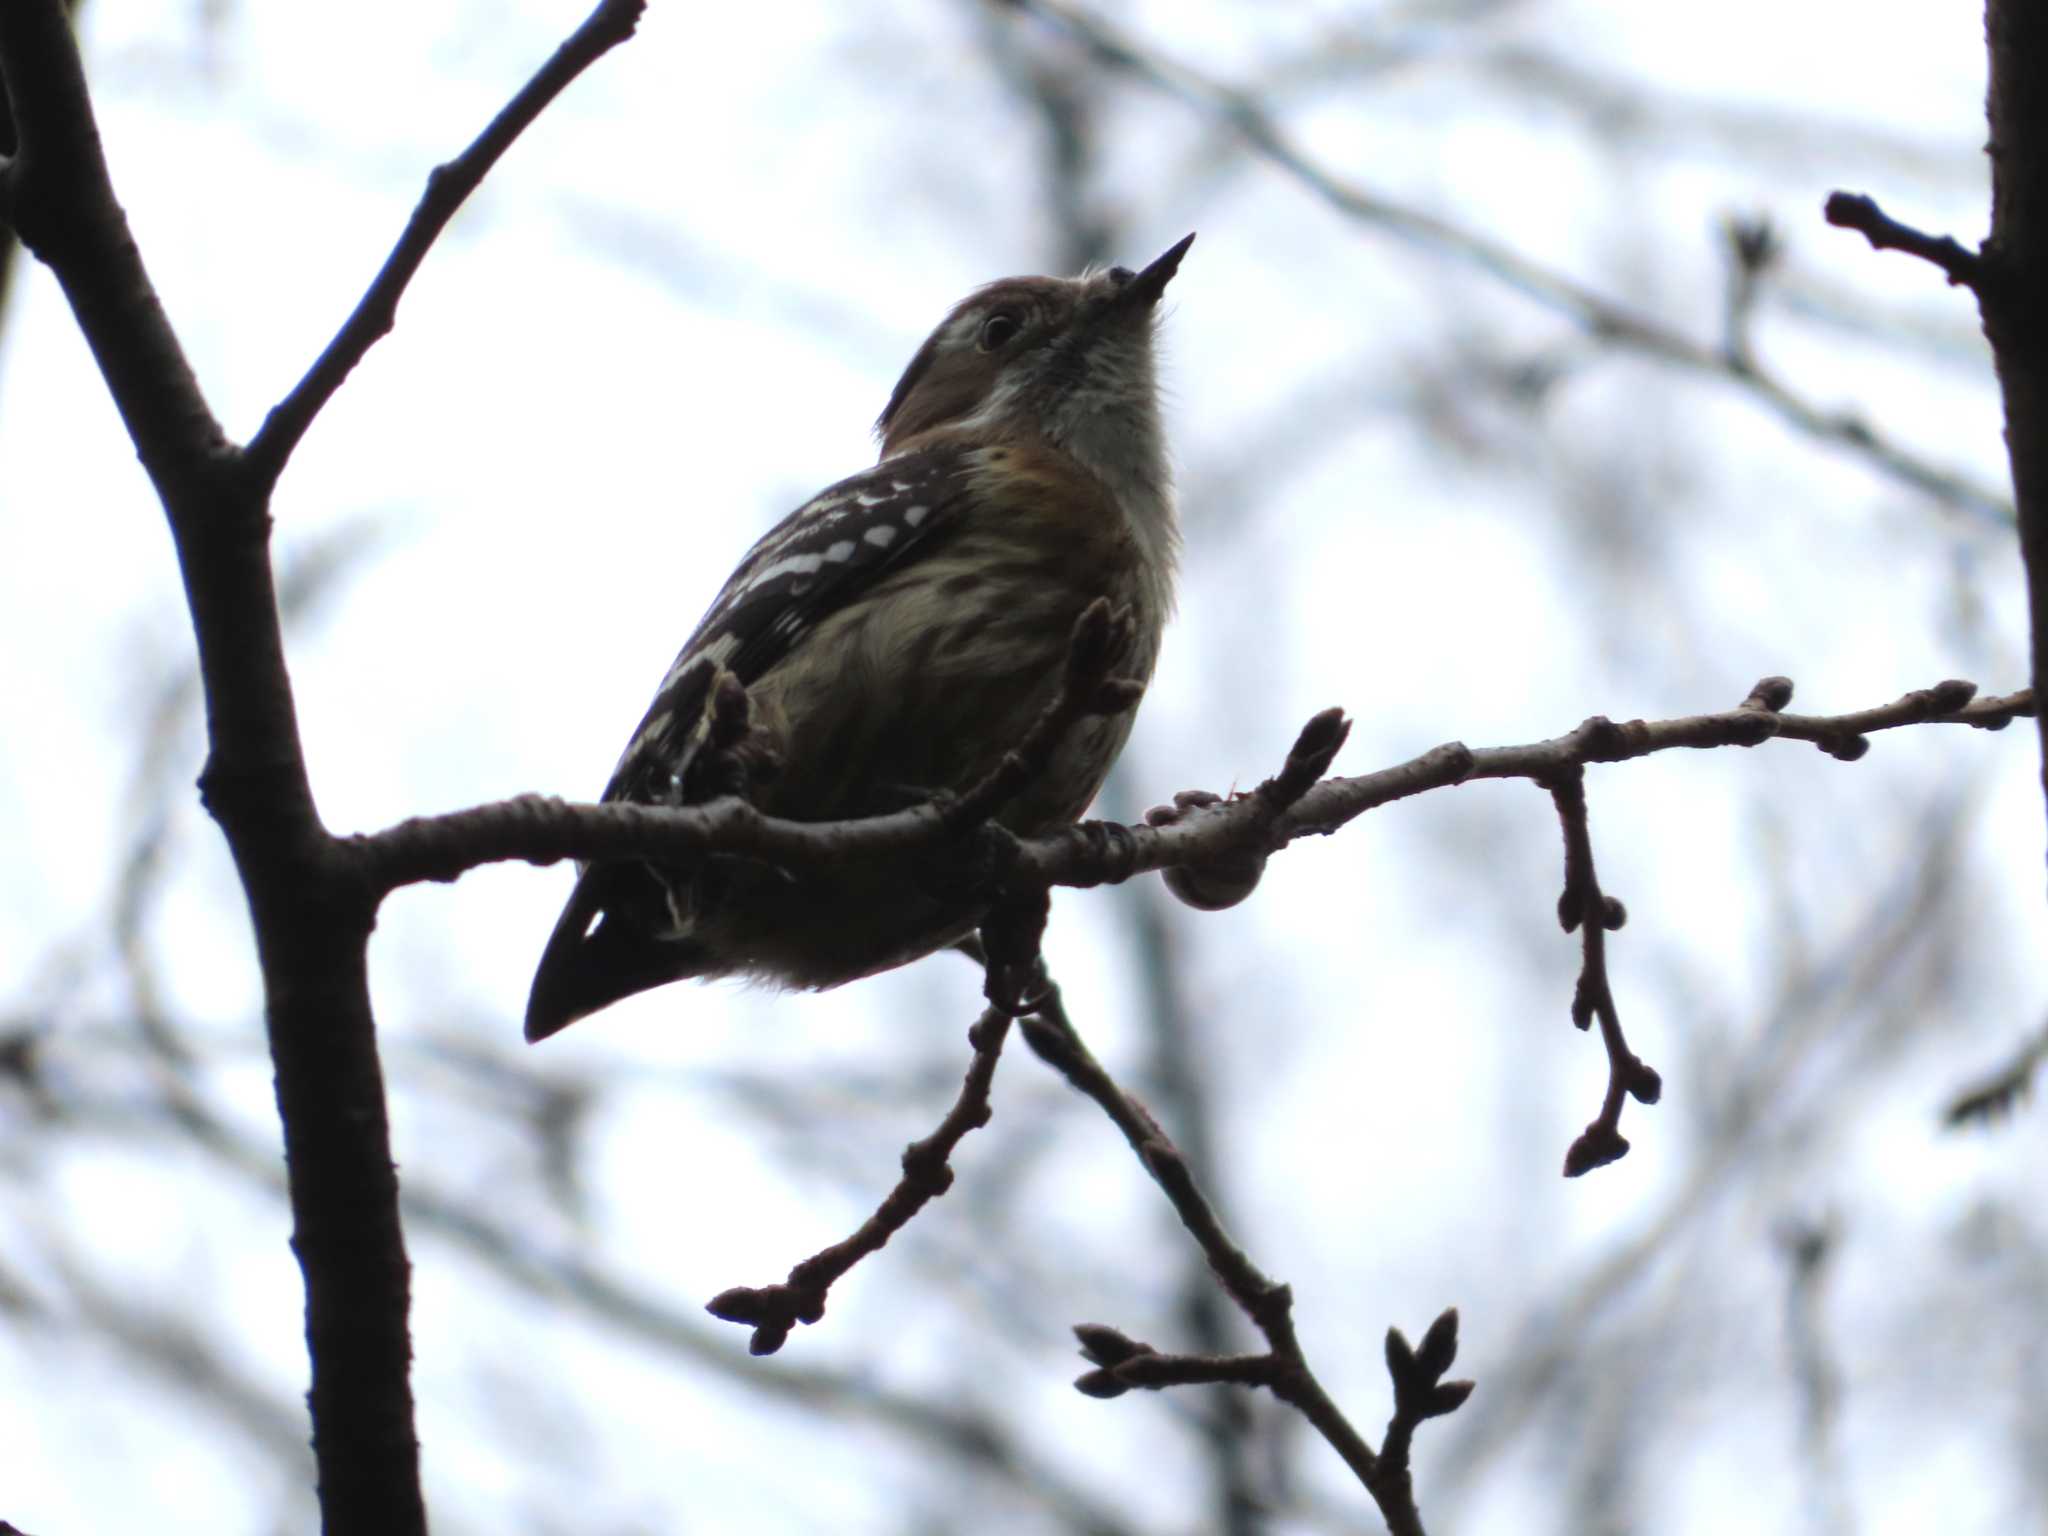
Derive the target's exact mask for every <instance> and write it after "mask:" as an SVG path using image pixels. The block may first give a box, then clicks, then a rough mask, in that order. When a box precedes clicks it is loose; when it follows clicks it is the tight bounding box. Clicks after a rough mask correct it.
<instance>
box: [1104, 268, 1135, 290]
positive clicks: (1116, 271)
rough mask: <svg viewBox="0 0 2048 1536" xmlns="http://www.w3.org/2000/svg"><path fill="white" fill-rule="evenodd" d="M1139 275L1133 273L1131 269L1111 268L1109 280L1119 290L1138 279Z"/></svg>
mask: <svg viewBox="0 0 2048 1536" xmlns="http://www.w3.org/2000/svg"><path fill="white" fill-rule="evenodd" d="M1137 275H1138V274H1137V273H1135V272H1133V271H1132V270H1131V269H1130V268H1129V267H1111V268H1110V269H1109V280H1110V281H1111V282H1112V283H1115V284H1116V285H1117V287H1119V288H1121V287H1123V286H1124V285H1125V284H1126V283H1128V282H1130V280H1131V279H1132V278H1134V277H1136V276H1137Z"/></svg>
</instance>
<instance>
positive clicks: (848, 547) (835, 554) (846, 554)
mask: <svg viewBox="0 0 2048 1536" xmlns="http://www.w3.org/2000/svg"><path fill="white" fill-rule="evenodd" d="M853 547H854V546H853V540H851V539H841V540H840V541H839V542H838V543H837V544H834V545H833V546H832V547H831V548H830V549H828V550H826V551H825V558H826V559H827V560H830V561H831V562H832V563H833V564H834V565H844V564H846V562H847V561H849V560H851V559H852V558H853Z"/></svg>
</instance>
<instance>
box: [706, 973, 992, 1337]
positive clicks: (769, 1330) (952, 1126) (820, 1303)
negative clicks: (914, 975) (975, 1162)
mask: <svg viewBox="0 0 2048 1536" xmlns="http://www.w3.org/2000/svg"><path fill="white" fill-rule="evenodd" d="M1009 1032H1010V1016H1009V1014H1007V1013H1006V1012H1004V1011H1003V1010H1002V1009H999V1008H991V1009H989V1010H988V1011H987V1012H985V1013H984V1014H982V1016H981V1017H980V1018H979V1019H978V1020H976V1021H975V1024H974V1027H973V1028H972V1029H971V1030H969V1031H968V1034H967V1038H968V1041H969V1042H970V1043H971V1044H972V1045H973V1047H974V1059H973V1061H971V1062H970V1063H969V1064H968V1067H967V1076H966V1077H965V1078H964V1079H963V1080H962V1082H961V1084H960V1092H959V1095H958V1096H957V1097H956V1098H955V1099H954V1101H953V1107H952V1108H951V1109H949V1110H948V1111H947V1112H946V1117H945V1119H943V1120H941V1121H940V1122H939V1124H938V1126H937V1128H936V1129H935V1130H933V1132H932V1133H931V1135H929V1136H927V1137H925V1138H924V1139H923V1140H922V1141H913V1142H912V1143H911V1144H910V1145H909V1146H907V1147H905V1148H904V1149H903V1177H902V1178H901V1179H899V1180H898V1181H897V1182H896V1187H895V1188H894V1189H892V1190H890V1191H889V1193H888V1195H887V1196H886V1197H884V1199H883V1200H882V1203H881V1204H880V1205H878V1206H877V1207H876V1208H875V1213H874V1214H873V1215H872V1216H870V1217H868V1219H867V1220H866V1221H864V1222H862V1223H861V1224H860V1226H859V1227H858V1228H857V1229H856V1230H855V1231H854V1233H853V1234H852V1235H851V1236H850V1237H848V1238H846V1239H845V1240H844V1241H842V1242H837V1243H834V1244H832V1246H831V1247H829V1248H822V1249H820V1250H819V1251H818V1252H816V1253H814V1254H812V1255H811V1256H810V1257H809V1258H808V1259H805V1260H804V1261H803V1262H802V1263H800V1264H798V1265H796V1266H795V1267H794V1268H793V1269H791V1270H790V1272H789V1278H788V1279H787V1280H785V1281H783V1282H782V1283H780V1284H778V1285H764V1286H747V1285H736V1286H734V1287H732V1288H731V1289H730V1290H725V1291H720V1292H719V1293H718V1294H717V1295H716V1296H714V1297H712V1298H711V1300H710V1301H709V1302H708V1303H706V1305H705V1310H706V1311H707V1312H709V1313H710V1314H711V1315H712V1316H713V1317H716V1318H720V1319H723V1320H724V1321H725V1322H728V1323H744V1324H745V1325H747V1326H748V1327H750V1328H752V1329H753V1330H754V1336H753V1338H752V1339H751V1340H750V1341H749V1342H748V1345H747V1347H748V1349H750V1350H751V1351H752V1352H753V1353H755V1354H757V1355H772V1354H774V1353H775V1352H776V1351H777V1350H778V1349H780V1348H782V1346H783V1344H784V1343H785V1342H786V1341H787V1340H788V1338H789V1335H790V1331H791V1330H792V1329H793V1328H795V1327H796V1325H797V1324H798V1323H815V1322H817V1321H818V1319H819V1318H821V1317H823V1316H824V1315H825V1297H826V1293H827V1292H829V1291H830V1290H831V1289H832V1286H833V1284H834V1283H835V1282H836V1281H837V1280H838V1279H839V1278H840V1276H842V1275H844V1274H845V1273H846V1272H847V1271H848V1270H850V1269H852V1268H853V1266H854V1265H856V1264H858V1263H859V1262H860V1261H861V1260H862V1259H864V1258H866V1257H867V1256H868V1255H869V1254H871V1253H879V1252H880V1251H881V1250H882V1248H883V1246H884V1245H885V1244H887V1243H888V1241H889V1239H890V1238H892V1237H894V1236H895V1235H896V1234H897V1233H898V1232H900V1231H902V1230H903V1228H904V1227H905V1226H906V1225H908V1224H909V1222H910V1219H911V1218H912V1217H913V1216H915V1215H916V1214H917V1213H918V1212H919V1211H921V1210H923V1209H924V1208H925V1206H927V1205H929V1204H930V1203H931V1202H932V1201H934V1200H936V1199H938V1197H939V1196H941V1195H943V1194H944V1193H945V1192H946V1191H947V1190H949V1189H951V1188H952V1187H953V1168H952V1164H951V1163H950V1162H948V1161H947V1159H949V1158H950V1157H951V1156H952V1155H953V1149H954V1148H955V1147H957V1146H959V1145H960V1143H961V1142H962V1141H963V1140H965V1139H966V1137H967V1135H968V1133H969V1132H970V1131H975V1130H979V1129H980V1128H981V1127H982V1126H984V1125H987V1124H988V1121H989V1114H990V1110H989V1088H990V1085H991V1084H992V1083H993V1082H994V1081H995V1075H996V1062H997V1060H998V1059H999V1058H1000V1057H1001V1055H1002V1051H1003V1041H1004V1040H1005V1038H1007V1036H1008V1035H1009Z"/></svg>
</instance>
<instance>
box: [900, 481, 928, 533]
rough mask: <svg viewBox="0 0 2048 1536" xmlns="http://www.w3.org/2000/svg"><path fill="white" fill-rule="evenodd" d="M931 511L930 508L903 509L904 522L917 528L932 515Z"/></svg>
mask: <svg viewBox="0 0 2048 1536" xmlns="http://www.w3.org/2000/svg"><path fill="white" fill-rule="evenodd" d="M906 489H907V487H906ZM931 510H932V509H931V508H930V507H905V508H904V509H903V521H904V522H905V523H906V524H907V525H908V526H910V527H912V528H915V527H916V526H917V525H918V524H919V523H921V522H923V521H924V520H925V518H926V517H928V516H930V515H931Z"/></svg>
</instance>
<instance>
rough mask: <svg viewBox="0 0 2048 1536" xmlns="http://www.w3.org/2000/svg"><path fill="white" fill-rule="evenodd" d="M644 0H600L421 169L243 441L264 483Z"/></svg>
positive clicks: (633, 21)
mask: <svg viewBox="0 0 2048 1536" xmlns="http://www.w3.org/2000/svg"><path fill="white" fill-rule="evenodd" d="M646 8H647V5H646V0H598V6H597V9H596V10H594V11H592V12H591V13H590V15H589V17H588V18H587V19H586V20H585V21H584V23H583V25H582V26H580V27H578V28H577V29H576V30H575V31H574V32H573V33H571V34H570V35H569V37H568V39H567V40H566V41H564V42H563V44H562V45H561V47H559V48H557V49H556V50H555V52H554V56H553V57H552V58H550V59H549V60H548V61H547V63H545V64H543V65H542V66H541V67H540V68H539V70H537V71H536V72H535V73H534V76H533V78H532V79H531V80H529V81H527V82H526V84H525V86H524V87H523V88H522V89H521V90H520V92H519V94H518V95H516V96H514V97H513V98H512V99H511V101H509V102H507V103H506V104H505V108H504V110H503V111H501V112H500V113H499V114H498V115H497V116H496V117H494V118H492V119H491V122H490V125H489V126H488V127H486V128H485V129H484V131H483V132H482V133H480V134H478V135H477V136H476V139H475V140H474V141H473V142H472V143H471V144H470V146H469V148H467V149H465V150H464V151H463V152H462V153H461V154H459V155H457V156H456V157H455V158H454V159H453V160H450V161H449V162H447V163H446V164H445V165H438V166H436V167H435V168H434V169H433V171H432V172H430V173H429V174H428V176H427V190H426V191H425V193H424V194H422V196H421V197H420V200H419V203H418V205H417V206H416V207H414V209H413V211H412V217H411V218H409V219H408V220H406V224H405V230H404V232H403V233H402V234H400V235H399V237H398V243H397V244H396V245H395V246H393V247H392V248H391V254H390V255H389V256H388V257H386V258H385V261H384V265H383V267H382V269H381V270H379V272H378V273H377V276H376V277H375V279H373V280H372V281H371V283H370V286H369V288H368V289H367V290H366V291H365V292H364V294H363V296H362V298H361V300H360V301H358V303H357V304H356V307H355V309H354V311H353V312H352V313H351V314H350V315H349V317H348V319H347V320H345V321H344V322H342V327H341V329H340V330H339V331H337V332H335V334H334V339H333V340H332V341H330V342H329V343H328V344H327V350H326V351H324V352H322V353H321V354H320V356H319V358H318V360H317V361H315V362H314V364H313V366H312V367H311V368H310V369H309V370H307V373H306V376H305V377H304V378H302V379H300V380H299V382H298V384H297V385H295V386H294V387H293V389H292V392H291V393H290V394H289V395H287V396H285V398H284V399H283V400H281V401H280V402H278V404H277V405H276V406H275V407H274V408H273V409H272V410H271V412H270V415H269V416H268V417H267V418H266V419H265V420H264V423H263V427H262V430H260V431H259V432H258V433H257V434H256V435H255V437H253V438H251V439H250V441H249V447H248V451H247V462H248V466H249V472H250V473H251V474H252V475H254V476H256V477H257V479H258V480H259V482H260V483H262V484H264V485H269V484H273V483H275V482H276V480H277V477H278V475H279V474H281V473H282V472H283V470H284V466H285V461H286V460H287V459H289V458H290V457H291V454H292V450H293V449H294V448H296V447H298V445H299V439H300V438H302V437H304V436H305V435H306V429H307V428H308V427H310V426H311V425H312V424H313V418H314V417H315V416H317V415H319V414H320V411H321V408H322V407H323V406H325V405H326V404H327V402H328V401H329V400H330V399H332V398H333V396H334V392H335V391H336V390H338V389H340V388H341V386H342V382H343V380H345V379H347V377H348V376H349V374H350V373H352V372H353V371H354V370H355V366H356V364H358V363H360V362H361V361H362V360H363V357H364V355H365V354H366V353H368V352H369V350H370V348H371V347H373V346H375V345H376V344H377V342H378V340H379V339H380V338H382V337H384V336H386V335H388V334H390V331H391V328H392V326H394V325H395V324H397V321H398V300H399V298H400V297H401V296H402V295H403V294H404V292H405V289H406V285H407V284H409V283H410V282H411V281H412V279H413V274H414V273H416V272H418V271H419V269H420V263H421V262H423V261H425V260H426V257H427V252H428V251H429V250H431V249H432V248H433V245H434V242H435V241H436V240H438V239H439V238H440V237H441V231H442V230H444V229H446V228H447V227H448V221H449V220H450V219H452V218H454V217H455V214H456V211H457V210H458V209H460V208H461V207H462V205H463V203H464V202H466V201H467V200H468V198H469V195H470V193H472V192H474V191H475V190H476V189H477V187H478V186H480V185H481V184H482V182H483V179H484V177H485V176H487V175H488V174H490V170H491V167H492V166H494V165H496V164H497V163H498V160H499V158H500V157H501V156H503V154H504V153H505V151H506V150H508V149H510V148H511V147H512V143H513V141H514V140H515V139H517V138H518V137H519V135H520V134H522V133H524V132H525V131H526V130H527V128H529V127H530V126H531V125H532V124H533V121H534V119H535V118H537V117H539V116H540V114H541V113H542V112H543V111H545V110H546V109H547V106H548V104H549V103H550V102H552V101H553V100H554V99H555V98H556V97H557V96H559V95H561V93H562V92H563V91H564V90H566V89H567V88H568V86H569V85H570V83H571V82H572V81H574V80H575V78H576V77H577V76H578V75H580V74H582V73H583V71H584V70H586V69H588V68H589V67H590V66H591V65H592V64H594V63H596V62H597V61H598V60H599V59H601V58H603V57H604V55H605V54H607V53H609V52H610V51H611V50H612V49H613V48H616V47H617V46H618V45H619V44H621V43H623V42H625V41H626V40H627V39H628V38H630V37H631V36H632V35H633V30H634V28H635V27H637V26H638V25H639V22H640V13H641V12H642V11H644V10H645V9H646Z"/></svg>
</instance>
